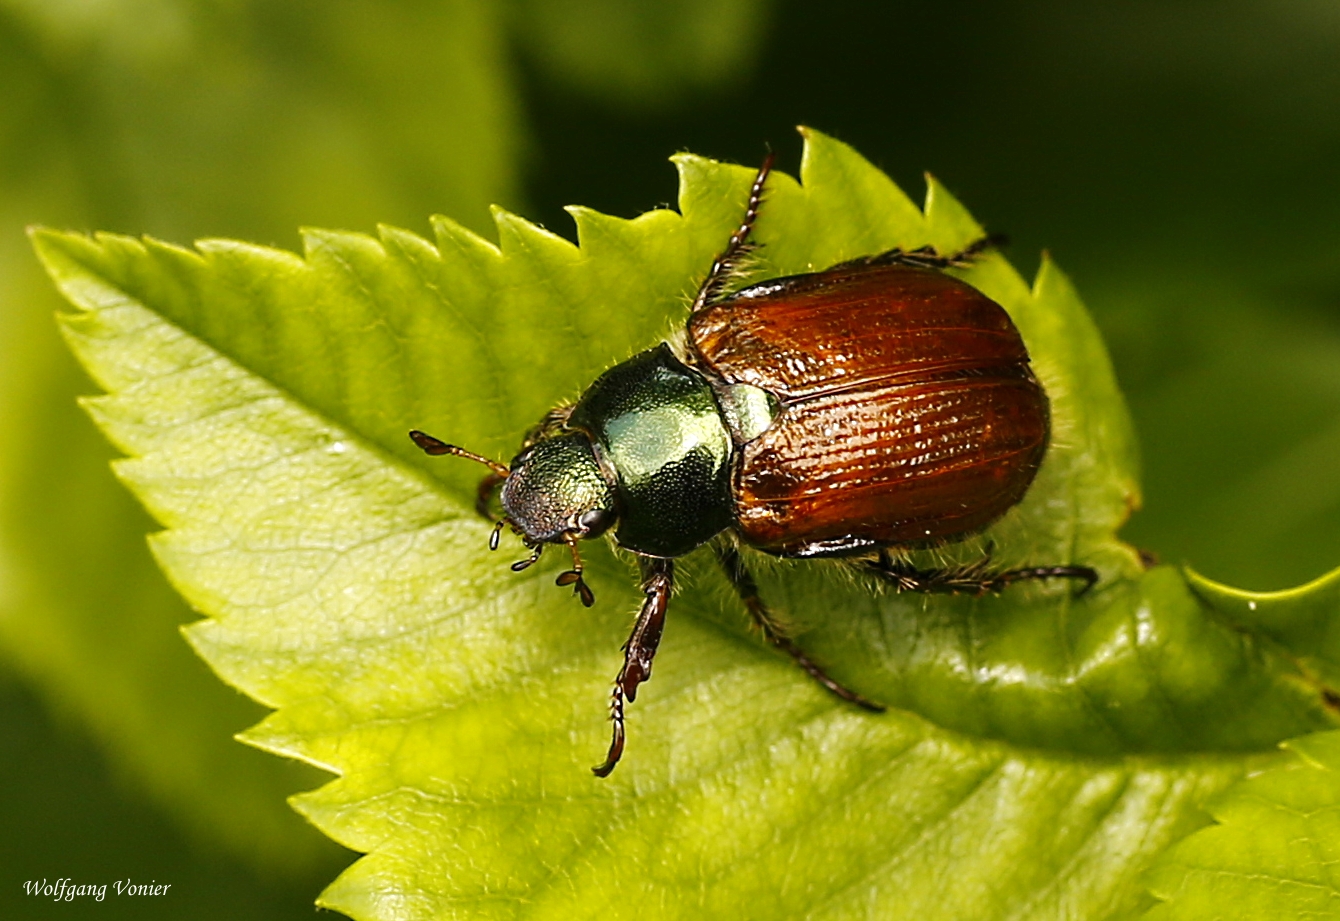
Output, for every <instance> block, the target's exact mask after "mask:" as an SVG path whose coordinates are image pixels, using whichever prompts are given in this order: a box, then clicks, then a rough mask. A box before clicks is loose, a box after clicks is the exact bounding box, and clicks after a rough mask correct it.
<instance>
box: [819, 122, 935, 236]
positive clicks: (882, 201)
mask: <svg viewBox="0 0 1340 921" xmlns="http://www.w3.org/2000/svg"><path fill="white" fill-rule="evenodd" d="M798 130H799V131H800V134H801V137H803V138H804V139H805V150H804V153H803V154H802V156H801V160H800V182H801V185H802V186H804V188H805V191H806V192H807V193H808V196H809V199H810V203H811V207H812V208H813V210H814V213H815V222H814V224H813V225H812V226H813V227H814V228H815V229H816V231H817V232H819V233H822V232H824V231H825V230H827V229H829V228H844V231H845V233H846V234H847V235H849V236H850V237H851V238H852V239H853V240H854V241H855V245H854V246H852V247H851V252H847V253H844V254H843V257H845V258H855V257H857V256H863V255H867V254H869V253H877V252H880V251H881V250H886V249H890V248H891V247H894V246H902V247H907V248H912V247H916V246H922V245H924V244H925V243H927V242H928V240H927V228H926V219H925V216H924V215H923V214H922V213H921V209H920V208H918V207H917V206H916V205H915V204H913V202H912V199H910V198H908V197H907V194H906V193H905V192H903V190H902V189H900V188H899V187H898V185H897V184H896V183H895V182H894V181H893V180H892V179H890V178H889V177H888V176H887V175H885V174H884V172H883V171H882V170H880V169H879V168H878V167H876V166H875V165H874V164H872V163H871V162H870V161H869V160H867V159H866V158H865V157H863V156H861V155H860V154H859V153H857V152H856V151H855V150H854V149H852V148H851V147H850V146H848V145H846V144H844V143H842V142H841V141H838V140H836V139H834V138H831V137H829V136H828V135H826V134H823V133H822V132H819V131H815V130H814V129H813V128H806V127H803V126H802V127H801V128H799V129H798ZM853 227H855V228H862V232H857V233H854V234H853V233H851V231H850V228H853Z"/></svg>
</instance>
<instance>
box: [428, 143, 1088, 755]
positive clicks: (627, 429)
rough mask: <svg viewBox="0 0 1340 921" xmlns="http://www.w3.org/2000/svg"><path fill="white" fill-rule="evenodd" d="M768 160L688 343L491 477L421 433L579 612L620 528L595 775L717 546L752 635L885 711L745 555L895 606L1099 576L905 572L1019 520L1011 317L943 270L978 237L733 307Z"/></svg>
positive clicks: (610, 383) (755, 287) (532, 443)
mask: <svg viewBox="0 0 1340 921" xmlns="http://www.w3.org/2000/svg"><path fill="white" fill-rule="evenodd" d="M772 164H773V157H772V154H771V153H769V154H768V156H767V157H766V158H765V159H764V161H763V164H762V166H761V167H760V168H759V170H758V174H757V176H756V177H755V179H754V182H753V185H752V187H751V188H750V192H749V200H748V205H747V207H746V208H745V214H744V218H743V219H742V220H741V222H740V224H739V226H738V227H737V228H736V230H735V231H734V233H732V234H731V236H730V239H729V241H728V242H727V244H726V247H725V249H724V251H723V252H722V253H721V255H720V256H718V257H717V258H716V260H715V261H714V262H713V263H712V265H711V267H710V269H709V270H708V272H707V275H706V277H705V278H704V279H703V281H702V283H701V285H700V286H699V288H698V292H697V295H696V297H695V298H694V300H693V303H692V305H691V307H690V310H689V318H688V323H687V328H686V332H687V335H686V337H685V341H684V343H683V345H682V346H681V347H679V348H676V347H674V346H672V345H671V344H670V343H668V342H662V343H661V344H660V345H658V346H656V347H654V348H652V349H649V350H647V351H644V352H641V353H639V354H637V355H634V356H633V357H632V358H629V359H628V360H627V361H624V362H623V363H621V364H618V365H616V366H615V367H613V368H610V369H609V370H608V371H606V372H605V373H604V374H602V375H601V376H600V377H599V378H597V379H596V381H595V382H594V383H592V384H591V385H590V386H589V387H588V388H587V389H586V391H585V392H584V393H583V394H582V396H581V397H580V398H579V399H578V400H577V401H576V402H575V403H573V404H570V405H563V406H559V407H556V408H555V409H553V410H551V411H550V412H549V413H547V414H546V415H545V416H544V418H543V419H542V420H541V421H540V423H539V424H538V425H536V426H535V427H534V428H533V429H532V430H531V431H530V432H529V433H528V434H527V436H526V437H525V439H524V441H523V443H522V446H521V451H520V452H519V453H518V454H517V455H516V457H515V458H513V460H512V462H511V464H508V465H504V464H501V463H499V462H497V461H493V460H489V459H488V458H485V457H482V456H480V455H478V454H474V453H472V452H470V451H467V450H465V449H464V448H461V447H458V446H456V445H452V444H447V443H445V442H442V441H439V440H438V439H436V438H434V437H432V436H431V435H427V434H424V433H423V432H420V431H417V430H416V431H412V432H410V437H411V438H412V439H413V440H414V442H415V443H416V444H417V445H418V446H419V447H420V448H421V449H423V450H424V451H426V452H427V453H428V454H432V455H444V454H450V455H456V456H458V457H464V458H468V459H470V460H473V461H476V462H478V463H481V464H484V465H485V466H487V467H489V468H490V473H489V474H488V475H487V476H486V477H485V478H484V479H483V481H482V482H481V483H480V485H479V491H478V499H477V503H476V506H477V508H478V510H479V512H480V514H482V515H484V516H485V517H489V518H491V517H492V516H491V515H490V511H489V505H490V502H491V499H492V496H493V493H494V491H495V490H496V488H497V487H498V486H499V485H501V487H502V490H501V502H502V508H503V510H504V512H505V514H504V515H503V516H502V517H501V518H499V519H498V520H497V521H496V523H495V526H494V529H493V532H492V534H491V536H490V538H489V548H490V549H497V547H498V537H499V534H500V532H501V531H502V529H503V528H504V527H507V526H510V527H511V528H512V530H513V531H514V532H515V533H517V534H518V535H519V536H520V537H521V540H522V542H523V543H524V544H525V546H526V547H527V548H528V549H530V551H531V555H530V557H529V558H526V559H523V560H520V561H519V562H517V563H514V564H512V569H513V570H515V571H521V570H523V569H525V568H527V567H528V566H530V565H531V564H533V563H534V562H535V561H536V560H538V559H539V557H540V553H541V551H542V550H543V549H544V548H545V546H547V545H549V544H564V545H566V546H567V547H568V549H569V551H570V552H571V556H572V568H571V569H569V570H566V571H565V572H563V573H561V574H560V575H559V576H558V579H557V583H558V584H559V585H561V586H566V585H571V586H572V587H573V591H574V593H575V594H576V595H577V596H578V597H579V598H580V599H581V601H582V603H583V604H585V605H586V606H588V607H589V606H590V605H592V604H593V603H594V601H595V597H594V595H593V594H592V592H591V590H590V588H589V587H588V586H587V585H586V583H585V581H584V580H583V578H582V561H581V554H580V552H579V549H578V541H580V540H583V539H590V538H594V537H598V536H600V535H602V534H605V533H607V532H609V531H610V529H613V538H614V542H615V543H616V544H617V545H618V546H619V547H621V548H623V549H625V550H629V551H632V552H633V553H634V554H635V555H636V557H637V560H638V563H639V566H640V570H641V582H642V591H643V593H644V595H645V598H644V601H643V603H642V606H641V610H640V611H639V613H638V616H637V620H636V622H635V624H634V627H633V631H632V634H631V635H630V636H629V638H628V642H627V643H626V644H624V663H623V667H622V668H621V669H620V670H619V674H618V677H617V678H616V679H615V682H614V691H613V694H612V698H611V702H610V719H611V721H612V723H613V732H612V738H611V741H610V747H609V751H608V753H607V755H606V758H605V761H604V762H603V763H602V764H600V765H598V766H597V767H594V768H592V771H593V772H594V773H595V774H596V775H597V776H600V777H605V776H608V775H609V773H610V772H611V771H612V770H613V769H614V767H615V765H616V764H617V763H618V762H619V759H620V758H621V757H622V755H623V751H624V743H625V729H624V704H625V701H630V702H631V701H633V700H634V699H635V698H636V696H637V689H638V686H639V685H640V684H641V683H642V682H644V681H646V680H647V679H648V678H650V677H651V666H652V660H653V659H654V658H655V655H656V650H657V647H658V646H659V644H660V639H661V633H662V629H663V627H664V624H665V616H666V610H667V608H668V605H669V600H670V593H671V588H672V586H673V582H674V561H675V560H676V559H677V558H679V557H681V556H684V555H685V554H687V553H688V552H689V551H691V550H694V549H695V548H697V547H699V546H701V545H703V544H707V543H709V542H710V543H711V544H712V547H713V549H714V550H715V553H716V556H717V558H718V560H719V561H720V563H721V565H722V567H723V568H724V570H725V572H726V575H727V577H728V578H729V580H730V582H731V584H732V585H733V586H734V587H735V589H736V591H737V592H738V594H739V596H740V598H741V601H742V602H743V604H744V607H745V609H746V610H747V611H748V613H749V616H750V618H751V619H752V621H753V622H754V624H755V625H756V626H757V627H758V628H759V629H760V631H761V633H762V635H763V637H764V639H765V640H766V641H767V642H768V643H770V644H771V645H772V646H774V647H776V648H777V649H779V650H781V651H782V652H785V653H786V654H787V655H789V656H790V657H791V658H792V659H793V660H794V661H795V662H796V664H798V665H799V666H800V667H801V668H802V669H804V670H805V672H807V673H808V674H809V675H810V676H811V677H813V678H814V679H815V680H817V681H818V682H819V683H820V684H821V685H823V686H824V687H825V688H827V689H828V690H829V691H831V692H832V693H833V694H835V695H837V696H838V697H840V698H842V699H843V700H846V701H848V702H850V703H852V704H855V705H857V706H860V707H862V708H864V709H867V710H871V711H881V710H883V709H884V708H883V707H882V706H881V705H880V704H878V703H875V702H874V701H871V700H869V699H867V698H865V697H863V696H861V695H860V694H858V693H856V692H855V691H852V690H850V689H849V688H847V687H845V686H843V685H842V684H839V683H838V682H837V681H835V680H834V679H832V678H831V677H829V676H828V674H827V673H826V672H825V671H824V670H823V669H822V668H821V667H820V666H819V665H818V664H817V663H815V662H814V661H813V660H812V659H810V657H809V656H807V655H806V654H805V652H804V651H803V650H802V649H801V648H800V646H799V645H797V644H796V643H795V642H794V641H793V640H792V639H791V638H790V637H789V636H788V635H787V633H786V631H785V630H784V629H783V628H782V627H781V626H780V625H779V623H778V621H777V620H776V619H775V618H774V617H773V615H772V613H771V612H770V611H769V610H768V608H767V606H766V605H765V604H764V602H763V600H762V599H761V598H760V596H759V590H758V586H757V583H756V582H755V580H754V578H753V576H752V575H751V574H750V572H749V570H748V568H747V567H746V565H745V562H744V560H743V558H742V557H741V555H740V550H739V547H740V545H741V544H743V545H747V546H749V547H753V548H756V549H758V550H762V551H764V552H766V553H770V554H773V555H776V556H781V557H794V558H818V557H844V558H850V559H851V560H852V561H854V562H856V563H857V564H859V565H861V566H863V567H864V568H865V569H867V570H869V571H870V572H873V573H875V574H876V575H878V576H880V577H882V578H884V579H887V580H889V581H891V582H892V583H893V585H894V586H895V587H896V588H897V589H899V590H902V591H921V592H959V591H971V592H975V593H977V594H982V593H985V592H994V591H1000V590H1002V589H1004V588H1005V587H1007V586H1008V585H1010V584H1012V583H1014V582H1018V581H1022V580H1027V579H1050V578H1064V579H1074V580H1078V581H1081V582H1083V583H1084V586H1083V588H1082V589H1081V591H1084V590H1087V589H1088V588H1089V587H1091V586H1092V585H1093V584H1094V583H1095V582H1096V581H1097V579H1098V576H1097V573H1096V572H1095V571H1094V570H1093V569H1091V568H1089V567H1087V566H1074V565H1061V566H1038V567H1028V568H1022V569H1010V570H993V569H992V567H991V565H990V550H989V548H988V550H987V554H986V557H985V558H984V559H983V560H982V561H981V562H979V563H977V564H974V565H971V566H968V567H961V568H957V569H917V568H915V567H914V566H912V565H911V564H910V563H908V562H907V561H906V560H905V559H904V558H902V557H901V556H900V555H899V552H900V551H904V550H909V549H915V548H924V547H929V546H937V545H941V544H944V543H947V542H950V541H955V540H961V539H962V538H964V537H967V536H969V535H971V534H974V533H976V532H978V531H981V530H982V529H983V528H985V527H986V526H987V525H989V524H990V523H991V522H993V521H995V520H996V519H997V518H999V517H1000V516H1001V515H1002V514H1004V513H1005V512H1006V511H1007V510H1008V509H1009V508H1011V507H1012V506H1014V505H1016V504H1017V503H1018V502H1019V501H1020V500H1021V499H1022V498H1023V496H1024V493H1025V492H1026V491H1027V489H1028V487H1029V485H1030V484H1031V483H1032V481H1033V478H1034V475H1035V474H1036V473H1037V470H1038V467H1039V466H1040V465H1041V463H1042V459H1043V455H1044V454H1045V453H1046V450H1047V443H1048V435H1049V425H1050V410H1049V403H1048V400H1047V396H1046V393H1045V392H1044V391H1043V389H1042V386H1041V384H1040V383H1039V382H1038V380H1037V378H1036V377H1035V376H1034V375H1033V372H1032V370H1031V368H1030V365H1029V357H1028V352H1027V350H1026V349H1025V347H1024V343H1023V339H1022V338H1021V337H1020V335H1019V331H1018V330H1017V329H1016V328H1015V326H1014V323H1013V322H1012V321H1011V320H1010V318H1009V316H1008V314H1006V312H1005V310H1004V309H1003V308H1002V307H1001V306H1000V305H999V304H997V303H995V302H994V301H992V300H991V299H990V298H988V297H986V295H984V294H982V293H981V292H979V291H977V290H976V289H975V288H973V287H971V286H970V285H968V284H966V283H965V282H963V281H960V280H958V279H957V278H954V277H953V276H951V275H949V274H946V272H945V270H946V269H950V268H954V267H962V266H967V265H968V264H970V263H971V261H972V260H973V258H974V257H976V256H978V255H979V254H980V253H982V252H983V251H984V250H986V249H987V248H989V247H990V246H992V245H993V244H994V243H995V242H996V241H995V240H994V239H993V238H990V237H987V238H983V239H981V240H978V241H977V242H975V243H973V244H971V245H970V246H968V247H967V248H966V249H964V250H962V251H960V252H958V253H953V254H949V255H941V254H940V253H938V252H936V251H935V250H934V249H933V248H931V247H923V248H921V249H917V250H911V251H904V250H901V249H892V250H889V251H887V252H883V253H879V254H876V255H873V256H867V257H863V258H860V259H855V260H851V261H848V262H843V263H840V264H838V265H834V266H831V267H830V268H828V269H825V270H823V271H821V272H813V273H808V274H803V275H791V276H786V277H783V278H774V279H771V280H768V281H763V282H760V283H756V284H752V285H749V286H747V287H744V288H742V289H740V290H736V291H733V292H730V291H728V288H729V287H730V284H731V280H732V278H733V277H735V276H736V275H738V274H739V265H740V262H741V260H742V258H743V257H744V256H745V255H746V254H747V253H748V252H749V250H750V248H751V244H750V243H749V242H748V240H749V235H750V232H751V230H752V229H753V226H754V223H755V221H756V219H757V218H758V214H759V210H760V207H761V205H762V202H763V193H764V188H765V185H766V182H767V178H768V174H769V172H770V171H771V169H772Z"/></svg>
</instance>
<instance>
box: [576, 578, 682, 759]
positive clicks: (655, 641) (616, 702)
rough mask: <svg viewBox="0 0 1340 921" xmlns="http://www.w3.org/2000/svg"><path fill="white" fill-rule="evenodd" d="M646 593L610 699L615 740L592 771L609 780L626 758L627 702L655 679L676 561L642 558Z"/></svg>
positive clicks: (624, 651)
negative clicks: (653, 663) (653, 669)
mask: <svg viewBox="0 0 1340 921" xmlns="http://www.w3.org/2000/svg"><path fill="white" fill-rule="evenodd" d="M641 564H642V591H643V593H644V594H645V595H646V596H647V597H646V599H645V600H644V601H643V602H642V610H641V611H639V612H638V615H637V623H636V624H635V625H634V626H633V632H632V634H630V635H629V637H628V642H626V643H624V645H623V668H621V669H619V677H617V678H615V679H614V694H613V695H612V696H611V698H610V722H611V723H613V724H614V737H613V738H612V739H611V740H610V750H609V754H608V755H606V756H605V763H604V764H602V765H600V766H599V767H593V768H591V772H592V773H593V774H595V775H596V776H597V777H608V776H609V773H610V771H612V770H614V766H615V765H616V764H618V763H619V759H620V758H621V757H623V745H624V726H623V703H624V700H625V699H627V700H628V701H629V702H632V701H634V700H636V699H637V686H638V685H639V684H641V683H642V682H644V681H646V680H647V679H648V678H650V677H651V661H652V659H654V658H656V647H658V646H660V644H661V630H662V629H663V628H664V627H665V611H666V608H668V607H669V606H670V588H671V586H672V584H673V583H674V574H675V564H674V561H673V560H668V559H662V558H660V557H642V558H641Z"/></svg>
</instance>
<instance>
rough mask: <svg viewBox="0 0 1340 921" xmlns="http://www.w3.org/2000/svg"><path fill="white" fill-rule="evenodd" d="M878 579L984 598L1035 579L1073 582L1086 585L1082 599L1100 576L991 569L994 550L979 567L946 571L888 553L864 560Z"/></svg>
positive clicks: (1052, 569) (903, 588)
mask: <svg viewBox="0 0 1340 921" xmlns="http://www.w3.org/2000/svg"><path fill="white" fill-rule="evenodd" d="M864 565H865V567H866V568H867V569H869V570H871V571H872V572H874V573H875V574H876V575H878V576H880V577H881V578H883V579H886V580H888V581H890V582H892V583H893V584H894V586H895V587H896V588H897V589H898V591H900V592H923V593H926V594H937V593H938V594H948V595H958V594H971V595H985V594H988V593H996V592H1000V591H1003V590H1004V589H1005V588H1007V587H1008V586H1010V585H1013V584H1014V583H1015V582H1026V581H1029V580H1033V579H1074V580H1076V581H1080V582H1083V583H1084V585H1083V587H1082V588H1080V590H1079V593H1078V594H1080V595H1083V594H1084V593H1085V592H1087V591H1088V590H1089V589H1091V588H1093V587H1094V585H1095V584H1097V582H1098V573H1097V572H1096V571H1095V570H1093V569H1091V568H1090V567H1088V566H1025V567H1022V568H1019V569H1000V570H997V569H992V568H991V550H990V548H987V552H986V554H985V555H984V556H983V557H982V559H980V560H978V561H977V562H976V563H971V564H969V565H967V566H958V567H954V568H946V569H918V568H917V567H915V566H913V565H912V564H911V563H909V562H907V561H906V560H901V559H896V558H894V556H893V555H892V554H890V553H889V551H888V550H881V551H880V552H879V556H878V557H876V558H874V559H870V560H865V561H864Z"/></svg>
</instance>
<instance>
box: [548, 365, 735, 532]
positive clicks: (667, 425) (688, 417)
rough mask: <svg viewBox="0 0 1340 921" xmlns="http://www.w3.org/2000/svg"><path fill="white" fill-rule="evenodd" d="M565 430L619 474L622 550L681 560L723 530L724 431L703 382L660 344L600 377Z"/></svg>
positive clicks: (727, 499) (727, 455)
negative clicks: (583, 437) (581, 435)
mask: <svg viewBox="0 0 1340 921" xmlns="http://www.w3.org/2000/svg"><path fill="white" fill-rule="evenodd" d="M568 426H569V427H570V428H573V429H577V430H580V431H582V432H585V433H586V434H587V435H589V436H590V438H591V441H592V442H593V443H594V444H595V445H596V447H597V453H598V455H599V456H600V458H601V460H602V461H603V462H604V463H606V464H608V465H609V466H610V467H612V468H613V469H614V472H615V473H616V474H617V477H618V487H617V492H618V500H619V526H618V530H617V531H616V532H615V537H616V538H617V539H618V541H619V544H620V546H623V547H626V548H628V549H629V550H633V551H635V552H637V553H643V554H646V555H648V556H664V557H673V556H680V555H681V554H684V553H688V552H689V551H690V550H692V549H693V548H694V547H696V546H698V545H699V544H701V543H703V542H704V541H707V540H708V539H710V538H711V537H713V536H714V535H716V534H718V533H720V532H721V531H723V530H725V529H726V528H728V527H730V525H731V523H732V521H733V519H732V513H731V507H732V506H731V491H730V463H731V451H732V445H731V437H730V433H729V432H728V431H727V429H726V423H725V421H724V420H723V419H722V416H721V411H720V410H719V409H718V407H717V401H716V400H715V399H714V398H713V396H712V388H711V387H710V386H709V385H708V383H707V381H706V380H705V379H704V378H703V376H702V375H701V374H699V373H697V372H696V371H694V370H692V369H691V368H689V367H687V366H686V365H685V364H684V363H683V362H681V361H680V360H679V359H678V358H676V357H675V356H674V353H673V352H671V351H670V347H669V346H668V345H666V344H665V343H662V344H661V345H659V346H658V347H656V348H654V349H650V350H648V351H646V352H641V353H639V354H637V355H634V356H633V357H632V358H630V359H628V360H627V361H625V362H623V363H622V364H620V365H616V366H615V367H613V368H611V369H610V370H608V371H606V372H605V373H604V374H602V375H601V376H600V377H599V378H598V379H597V380H596V382H595V383H594V384H592V385H591V386H590V387H589V388H588V389H587V391H586V393H584V394H582V398H581V400H579V401H578V403H577V405H576V406H575V407H573V410H572V415H571V416H570V417H569V418H568Z"/></svg>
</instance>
